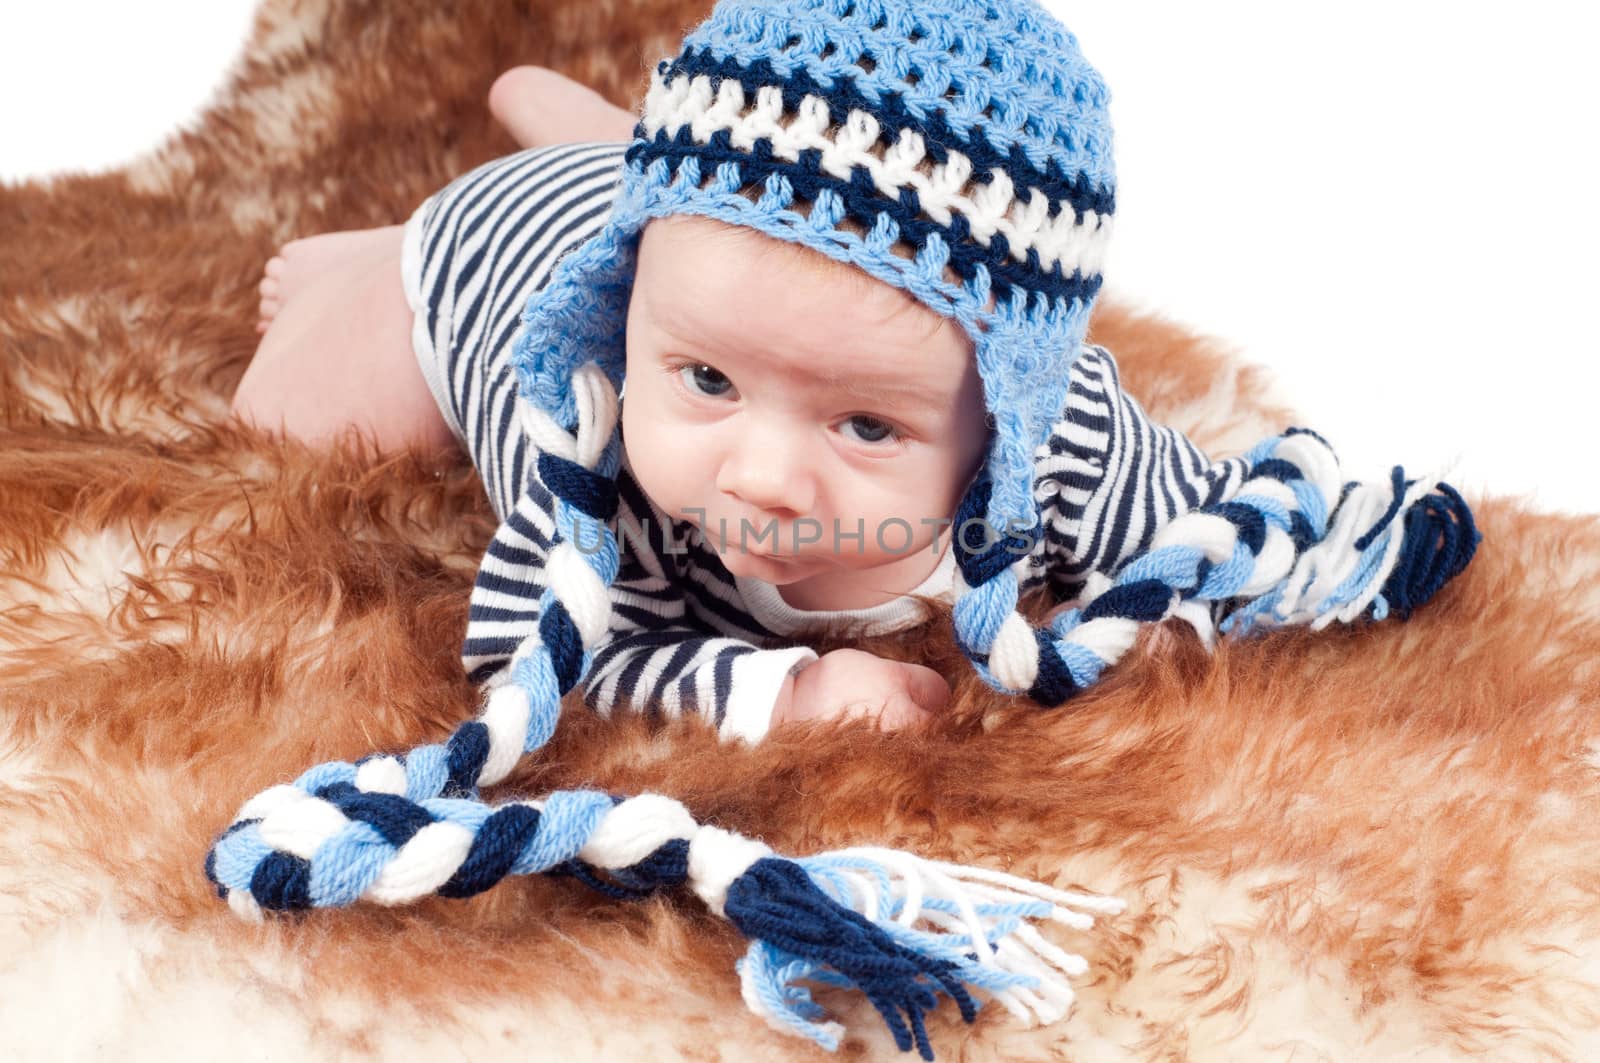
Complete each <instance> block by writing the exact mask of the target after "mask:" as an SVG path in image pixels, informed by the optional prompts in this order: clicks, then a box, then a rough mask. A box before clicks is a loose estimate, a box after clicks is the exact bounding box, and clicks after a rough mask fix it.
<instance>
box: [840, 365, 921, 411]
mask: <svg viewBox="0 0 1600 1063" xmlns="http://www.w3.org/2000/svg"><path fill="white" fill-rule="evenodd" d="M814 379H815V380H816V381H817V383H819V384H821V385H822V386H823V387H826V388H831V389H832V390H834V391H842V392H844V393H845V394H847V395H852V396H854V397H855V398H858V399H860V400H862V401H863V402H868V403H871V404H873V405H877V406H887V407H896V408H906V407H911V408H915V407H921V408H924V409H937V408H941V407H944V406H949V405H950V404H951V397H950V395H949V394H947V393H946V392H945V391H944V390H943V389H941V388H935V387H930V386H928V385H925V384H922V383H919V382H917V381H914V380H893V381H891V380H874V379H872V378H869V377H861V376H839V375H837V374H834V373H819V374H815V376H814Z"/></svg>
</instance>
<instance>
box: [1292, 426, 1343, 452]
mask: <svg viewBox="0 0 1600 1063" xmlns="http://www.w3.org/2000/svg"><path fill="white" fill-rule="evenodd" d="M1283 434H1284V435H1286V436H1310V437H1311V438H1312V439H1315V440H1316V441H1317V442H1318V443H1321V444H1322V445H1323V446H1325V447H1327V448H1328V449H1329V450H1332V449H1333V444H1332V443H1330V442H1328V441H1327V440H1326V439H1325V438H1323V435H1322V433H1321V432H1318V431H1316V430H1315V429H1311V428H1285V429H1284V430H1283Z"/></svg>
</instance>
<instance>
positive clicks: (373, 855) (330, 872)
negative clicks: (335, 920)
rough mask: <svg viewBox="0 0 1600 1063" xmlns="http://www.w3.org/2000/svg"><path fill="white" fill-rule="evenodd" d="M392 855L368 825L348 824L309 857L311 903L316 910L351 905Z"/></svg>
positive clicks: (360, 822) (390, 846) (376, 877)
mask: <svg viewBox="0 0 1600 1063" xmlns="http://www.w3.org/2000/svg"><path fill="white" fill-rule="evenodd" d="M396 851H397V850H396V849H395V847H394V846H393V845H390V844H389V843H388V841H386V840H385V839H384V837H383V835H381V834H379V833H378V831H377V828H375V827H374V826H372V824H370V823H365V822H363V821H361V820H351V821H350V823H349V824H348V825H346V826H345V827H343V828H341V829H340V831H339V833H338V834H335V835H334V836H333V837H331V838H329V839H328V840H327V841H325V842H323V843H322V844H321V845H319V846H318V847H317V851H316V852H315V853H313V854H312V857H311V882H310V886H309V892H310V894H311V903H312V904H314V905H316V906H317V907H318V908H327V907H332V906H335V905H339V906H342V905H347V904H354V903H355V902H356V901H357V900H358V899H360V897H361V895H362V894H363V893H365V892H367V888H368V887H369V886H371V885H372V884H373V882H375V881H377V879H378V876H379V875H381V874H383V869H384V867H386V866H387V865H388V863H389V861H390V860H393V859H394V854H395V852H396Z"/></svg>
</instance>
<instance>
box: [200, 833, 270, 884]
mask: <svg viewBox="0 0 1600 1063" xmlns="http://www.w3.org/2000/svg"><path fill="white" fill-rule="evenodd" d="M260 822H261V818H260V817H259V816H257V817H256V818H254V819H241V820H239V821H238V822H236V823H230V824H228V829H227V830H225V831H223V832H222V833H221V834H219V835H217V840H216V841H214V842H212V843H211V848H210V850H208V851H207V852H206V878H208V879H210V880H211V885H212V886H213V887H214V888H215V889H216V891H217V897H218V898H219V899H221V900H224V901H225V900H227V899H228V887H226V886H224V885H223V884H222V880H221V879H219V878H217V846H219V845H221V844H222V839H224V838H226V837H227V836H228V835H230V834H232V833H233V832H234V831H237V830H244V828H246V827H248V826H249V825H250V824H252V823H260Z"/></svg>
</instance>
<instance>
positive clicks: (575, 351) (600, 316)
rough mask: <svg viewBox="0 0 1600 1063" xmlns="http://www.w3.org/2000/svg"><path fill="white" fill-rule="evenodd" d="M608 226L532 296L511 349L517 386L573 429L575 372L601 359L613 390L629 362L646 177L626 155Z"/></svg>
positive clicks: (571, 255)
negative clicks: (630, 308)
mask: <svg viewBox="0 0 1600 1063" xmlns="http://www.w3.org/2000/svg"><path fill="white" fill-rule="evenodd" d="M626 166H627V169H628V172H625V173H624V175H623V180H622V186H621V189H620V190H619V192H618V196H617V199H616V200H615V201H614V204H613V207H612V210H611V214H610V215H609V217H608V218H607V220H606V223H605V227H604V228H602V229H601V230H600V232H599V233H598V234H596V235H595V236H594V237H592V238H591V239H589V240H586V241H585V242H584V243H583V244H581V245H579V246H578V247H576V248H574V249H573V250H572V251H570V252H568V253H567V254H566V255H565V256H564V257H563V258H562V259H561V260H560V261H559V262H557V263H556V265H555V268H554V269H553V270H552V271H551V274H550V280H549V281H548V282H547V283H546V284H545V285H544V287H543V288H541V289H540V290H539V291H537V292H535V293H534V294H533V296H532V297H530V298H529V300H528V304H527V306H526V307H524V308H523V311H522V328H521V329H520V330H519V331H518V333H517V338H516V340H515V342H514V344H513V346H512V350H511V365H512V368H513V369H514V370H515V372H516V374H517V393H518V395H519V396H521V397H522V398H524V399H526V400H527V401H529V402H531V403H532V404H533V405H535V406H537V407H538V408H539V409H541V410H544V411H545V412H546V413H548V414H550V416H551V417H553V418H554V419H555V421H556V423H558V424H559V425H560V426H561V427H563V428H565V429H567V430H568V431H572V430H574V429H576V427H577V423H578V410H577V407H576V405H575V404H574V398H573V396H574V391H573V387H572V374H573V370H575V369H576V368H577V367H578V366H580V365H583V364H584V363H585V362H591V361H592V362H597V363H598V364H599V365H600V368H601V369H603V370H604V371H605V374H606V376H607V377H608V378H609V379H610V381H611V385H612V388H613V389H620V388H621V387H622V380H623V375H624V373H625V371H626V369H627V353H626V352H627V337H628V303H629V300H630V299H631V298H632V296H633V278H634V268H635V265H636V263H637V261H638V252H639V234H640V230H641V229H642V228H643V227H644V221H645V215H644V212H643V210H642V209H641V207H640V204H641V202H642V192H643V186H642V182H643V180H644V177H643V173H642V171H639V168H638V167H639V164H638V163H636V162H628V163H627V164H626Z"/></svg>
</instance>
